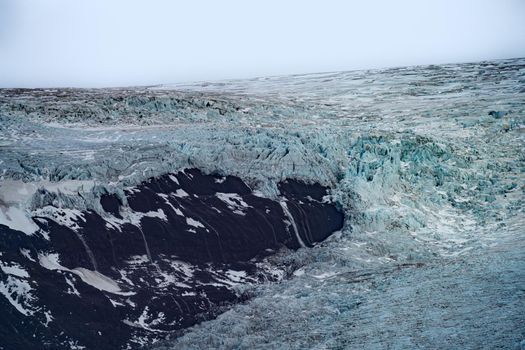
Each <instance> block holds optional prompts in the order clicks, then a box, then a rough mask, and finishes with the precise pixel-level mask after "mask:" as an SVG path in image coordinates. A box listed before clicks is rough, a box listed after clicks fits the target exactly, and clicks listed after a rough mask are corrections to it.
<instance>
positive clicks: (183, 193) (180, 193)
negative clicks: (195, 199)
mask: <svg viewBox="0 0 525 350" xmlns="http://www.w3.org/2000/svg"><path fill="white" fill-rule="evenodd" d="M172 195H173V196H174V197H178V198H184V197H188V196H189V194H188V193H187V192H186V191H184V190H183V189H182V188H179V189H177V190H176V191H175V192H174V193H173V194H172Z"/></svg>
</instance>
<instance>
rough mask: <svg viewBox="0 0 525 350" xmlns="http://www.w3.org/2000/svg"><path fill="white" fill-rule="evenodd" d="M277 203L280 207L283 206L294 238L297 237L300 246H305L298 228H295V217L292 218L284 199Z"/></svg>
mask: <svg viewBox="0 0 525 350" xmlns="http://www.w3.org/2000/svg"><path fill="white" fill-rule="evenodd" d="M279 204H281V208H283V212H284V214H285V215H286V217H287V218H288V220H289V221H290V225H291V226H292V228H293V232H294V234H295V238H296V239H297V242H298V243H299V245H300V246H301V247H303V248H304V247H306V244H304V242H303V240H302V238H301V235H300V234H299V230H298V229H297V225H296V224H295V219H294V218H293V215H292V213H290V210H289V209H288V205H287V204H286V202H285V201H279Z"/></svg>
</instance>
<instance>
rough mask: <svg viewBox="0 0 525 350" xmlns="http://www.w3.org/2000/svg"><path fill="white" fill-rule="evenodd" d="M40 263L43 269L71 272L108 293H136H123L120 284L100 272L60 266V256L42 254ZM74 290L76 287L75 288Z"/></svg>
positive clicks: (127, 293) (126, 293)
mask: <svg viewBox="0 0 525 350" xmlns="http://www.w3.org/2000/svg"><path fill="white" fill-rule="evenodd" d="M38 260H39V263H40V265H41V266H42V267H44V268H46V269H48V270H59V271H68V272H71V273H73V274H75V275H77V276H78V277H80V279H81V280H82V281H83V282H84V283H86V284H89V285H90V286H92V287H94V288H96V289H98V290H101V291H104V292H108V293H113V294H118V295H133V294H135V293H134V292H123V291H122V290H121V289H120V287H119V285H118V283H117V282H115V281H114V280H112V279H111V278H109V277H107V276H105V275H103V274H101V273H100V272H98V271H92V270H89V269H86V268H83V267H77V268H74V269H68V268H67V267H64V266H62V265H60V259H59V256H58V254H54V253H53V254H40V255H39V256H38ZM73 288H74V287H73Z"/></svg>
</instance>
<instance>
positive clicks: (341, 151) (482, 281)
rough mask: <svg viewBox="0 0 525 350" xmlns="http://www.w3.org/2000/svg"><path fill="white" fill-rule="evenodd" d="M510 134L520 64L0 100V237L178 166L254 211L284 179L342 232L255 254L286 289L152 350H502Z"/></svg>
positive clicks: (523, 93) (506, 316)
mask: <svg viewBox="0 0 525 350" xmlns="http://www.w3.org/2000/svg"><path fill="white" fill-rule="evenodd" d="M524 130H525V60H524V59H514V60H502V61H488V62H479V63H468V64H450V65H439V66H421V67H404V68H391V69H383V70H370V71H355V72H340V73H322V74H309V75H298V76H283V77H270V78H257V79H252V80H243V81H224V82H220V83H204V82H203V83H195V84H187V85H170V86H155V87H148V88H133V89H131V88H130V89H104V90H76V89H59V90H56V89H49V90H2V91H0V152H1V156H0V174H1V175H0V176H1V177H0V180H1V181H0V224H2V225H6V226H8V227H10V228H12V229H15V230H20V231H23V232H25V233H26V234H28V235H31V234H35V231H37V227H35V226H34V225H35V224H34V222H33V221H32V219H31V217H32V216H34V215H35V213H39V216H41V217H46V216H48V217H50V216H52V215H53V213H49V212H47V213H46V212H45V208H46V207H49V206H52V207H60V208H61V209H63V210H79V211H82V210H92V211H94V212H96V213H103V212H104V210H103V208H102V207H101V204H100V198H101V196H103V195H107V194H111V195H116V196H117V197H118V198H120V199H121V201H123V202H124V205H125V204H126V203H125V201H126V196H125V195H124V191H125V189H126V188H129V187H131V186H135V185H138V184H139V183H141V182H142V181H144V180H146V179H148V178H151V177H157V176H161V175H163V174H167V173H170V172H176V171H179V170H181V169H185V168H198V169H201V170H202V171H203V172H204V173H207V174H219V175H234V176H238V177H239V178H241V179H243V180H244V181H245V182H246V183H247V184H249V185H250V187H251V188H252V189H253V190H254V193H259V194H260V195H261V196H263V197H266V198H272V199H277V198H278V196H279V190H278V183H279V182H280V181H283V180H285V179H287V178H293V179H298V180H302V181H305V182H307V183H320V184H321V185H324V186H328V187H330V188H331V192H330V194H329V196H328V197H330V198H327V200H331V201H335V202H337V203H338V205H339V206H340V207H341V209H342V210H344V212H345V216H346V218H347V220H346V221H345V226H344V227H343V229H342V230H341V231H340V232H338V233H337V234H334V235H333V236H331V237H330V238H329V239H328V240H326V241H324V242H322V243H320V244H318V245H316V246H315V247H313V248H303V249H299V250H297V251H290V250H284V251H280V252H278V253H277V254H276V255H273V256H271V257H268V263H269V264H270V265H271V266H273V268H274V269H275V270H276V271H278V272H276V273H277V274H282V276H289V278H284V279H279V281H280V283H267V284H262V285H260V284H256V283H253V284H252V283H245V284H243V285H242V287H241V286H239V287H238V288H241V289H243V293H249V294H251V295H253V298H251V299H250V300H249V301H247V302H246V303H243V304H239V305H236V306H234V307H233V308H232V309H230V310H229V311H226V312H225V313H223V314H222V315H220V316H218V317H217V318H216V319H214V320H210V321H206V322H203V323H201V324H200V325H197V326H194V327H191V328H188V329H187V330H186V331H185V332H184V334H182V335H181V334H180V333H176V334H175V335H173V339H171V340H169V341H167V342H163V343H162V344H161V345H159V348H161V349H185V348H188V349H209V348H218V349H254V348H260V349H276V348H287V349H304V348H312V349H342V348H363V349H365V348H366V349H368V348H370V349H375V348H396V349H397V348H399V349H404V348H442V349H447V348H451V347H452V348H465V349H467V348H468V349H475V348H476V349H477V348H487V349H489V348H516V349H519V348H520V346H521V347H522V348H523V347H524V346H525V343H524V341H525V317H524V315H525V294H524V293H525V243H524V242H525V241H524V234H525V216H524V212H523V211H524V208H525V198H524V192H525V175H524V172H525V153H524V149H525V147H524V141H525V137H524V136H525V133H524ZM221 196H222V197H220V198H221V200H222V201H224V202H225V203H226V204H228V205H231V206H235V207H237V208H236V210H239V211H240V212H241V213H242V210H243V208H244V205H243V203H242V200H241V201H239V200H236V198H235V196H231V195H230V196H228V195H227V194H224V195H221ZM283 208H284V206H283ZM24 218H25V219H24ZM195 225H198V223H196V224H195ZM0 258H1V256H0ZM13 278H14V277H13ZM231 278H233V279H235V278H237V276H231ZM22 287H23V286H21V287H20V288H22ZM2 288H3V289H2V291H3V293H4V291H6V290H7V291H8V290H9V288H11V289H12V288H14V287H12V286H10V285H8V284H7V283H5V284H2ZM5 293H7V292H5ZM5 293H4V294H5ZM24 293H26V294H27V293H29V292H28V291H25V292H24ZM28 295H29V297H28V298H29V299H30V294H28ZM28 305H29V304H28ZM20 307H22V306H20ZM24 310H26V309H24ZM25 312H32V311H31V309H30V308H28V309H27V310H26V311H25ZM50 322H52V321H50ZM139 324H142V323H140V322H139ZM156 341H157V340H156ZM144 345H147V344H146V343H145V344H144Z"/></svg>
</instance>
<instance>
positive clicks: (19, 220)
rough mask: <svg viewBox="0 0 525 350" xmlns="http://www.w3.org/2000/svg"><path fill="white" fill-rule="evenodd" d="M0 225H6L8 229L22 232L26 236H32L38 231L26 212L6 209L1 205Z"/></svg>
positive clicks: (15, 208)
mask: <svg viewBox="0 0 525 350" xmlns="http://www.w3.org/2000/svg"><path fill="white" fill-rule="evenodd" d="M0 203H1V202H0ZM0 225H6V226H7V227H9V228H10V229H13V230H17V231H22V232H24V233H25V234H26V235H32V234H34V233H35V232H36V231H38V229H39V228H38V226H37V225H36V224H35V223H34V222H33V220H32V219H31V217H30V216H29V213H28V212H27V211H26V210H23V209H20V208H18V207H7V208H6V207H4V206H2V205H1V204H0Z"/></svg>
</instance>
